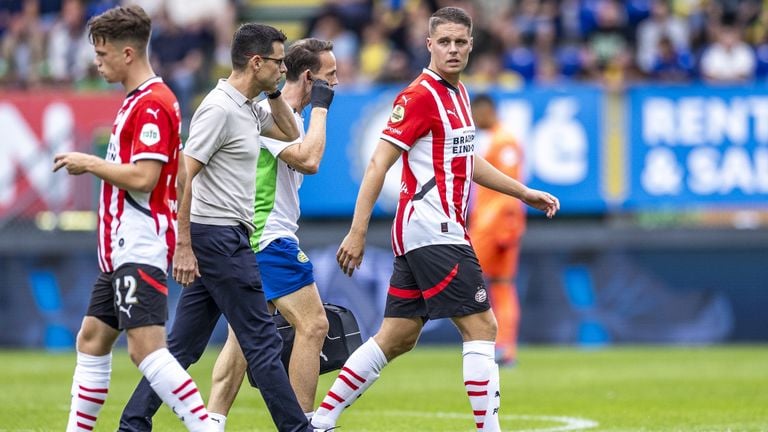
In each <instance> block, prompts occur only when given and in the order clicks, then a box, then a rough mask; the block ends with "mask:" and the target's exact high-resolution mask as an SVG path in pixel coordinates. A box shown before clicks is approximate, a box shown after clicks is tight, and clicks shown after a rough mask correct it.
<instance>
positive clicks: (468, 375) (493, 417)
mask: <svg viewBox="0 0 768 432" xmlns="http://www.w3.org/2000/svg"><path fill="white" fill-rule="evenodd" d="M463 355H464V368H463V369H464V387H466V389H467V395H468V396H469V403H470V404H471V405H472V412H473V414H474V416H475V426H476V427H477V430H478V431H483V432H498V431H500V430H501V427H500V426H499V406H500V401H501V394H500V392H499V366H498V365H497V364H496V362H495V361H494V356H495V344H494V342H492V341H469V342H464V350H463Z"/></svg>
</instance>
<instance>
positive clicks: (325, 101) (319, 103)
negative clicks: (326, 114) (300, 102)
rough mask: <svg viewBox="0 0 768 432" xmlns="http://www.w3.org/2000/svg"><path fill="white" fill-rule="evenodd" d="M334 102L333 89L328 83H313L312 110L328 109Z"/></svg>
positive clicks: (319, 81) (322, 81)
mask: <svg viewBox="0 0 768 432" xmlns="http://www.w3.org/2000/svg"><path fill="white" fill-rule="evenodd" d="M332 101H333V87H331V86H330V85H329V84H328V81H325V80H321V79H316V80H314V81H312V94H311V95H310V103H311V104H312V108H325V109H328V107H329V106H331V102H332Z"/></svg>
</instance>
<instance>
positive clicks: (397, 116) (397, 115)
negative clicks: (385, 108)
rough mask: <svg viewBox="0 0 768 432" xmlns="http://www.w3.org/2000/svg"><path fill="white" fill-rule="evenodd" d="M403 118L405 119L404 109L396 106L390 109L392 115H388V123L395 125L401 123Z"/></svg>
mask: <svg viewBox="0 0 768 432" xmlns="http://www.w3.org/2000/svg"><path fill="white" fill-rule="evenodd" d="M403 117H405V107H404V106H402V105H400V104H398V105H395V107H394V108H392V114H390V115H389V121H391V122H392V123H397V122H399V121H401V120H402V119H403Z"/></svg>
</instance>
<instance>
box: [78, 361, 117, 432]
mask: <svg viewBox="0 0 768 432" xmlns="http://www.w3.org/2000/svg"><path fill="white" fill-rule="evenodd" d="M111 371H112V355H111V354H107V355H103V356H93V355H89V354H85V353H82V352H78V353H77V366H76V367H75V373H74V376H73V377H72V387H71V390H70V391H71V397H72V399H71V402H70V407H69V419H68V421H67V432H82V431H91V430H93V428H94V426H95V425H96V419H97V418H98V417H99V413H100V412H101V408H102V407H103V406H104V402H105V401H106V400H107V394H108V393H109V378H110V374H111Z"/></svg>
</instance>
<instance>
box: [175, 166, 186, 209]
mask: <svg viewBox="0 0 768 432" xmlns="http://www.w3.org/2000/svg"><path fill="white" fill-rule="evenodd" d="M186 184H187V166H186V164H185V163H184V155H183V154H182V153H179V167H178V171H177V172H176V203H177V205H178V204H180V203H181V201H182V199H183V198H184V187H185V186H186ZM178 211H179V210H178V208H177V209H176V212H177V213H178Z"/></svg>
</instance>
